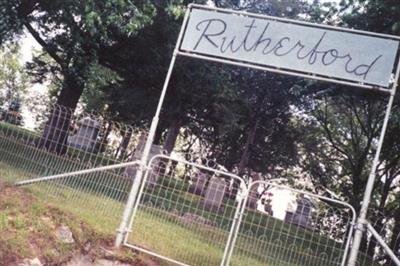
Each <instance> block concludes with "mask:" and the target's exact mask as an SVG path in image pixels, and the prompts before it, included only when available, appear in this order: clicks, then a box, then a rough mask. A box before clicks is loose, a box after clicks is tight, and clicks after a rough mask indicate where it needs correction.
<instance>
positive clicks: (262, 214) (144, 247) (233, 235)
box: [124, 155, 355, 265]
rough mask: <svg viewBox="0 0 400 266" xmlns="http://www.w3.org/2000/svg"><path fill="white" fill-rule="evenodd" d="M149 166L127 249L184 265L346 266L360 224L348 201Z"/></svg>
mask: <svg viewBox="0 0 400 266" xmlns="http://www.w3.org/2000/svg"><path fill="white" fill-rule="evenodd" d="M149 166H150V167H149V168H148V170H147V172H146V174H145V177H144V179H143V182H142V183H141V186H140V190H139V194H138V198H137V200H136V203H135V205H134V209H133V213H132V216H131V221H130V224H129V231H128V232H129V233H128V234H127V235H126V237H125V240H124V244H125V245H126V246H128V247H131V248H133V249H136V250H139V251H142V252H145V253H147V254H150V255H153V256H156V257H158V258H161V259H163V260H167V261H170V262H173V263H176V264H180V265H189V264H190V265H228V264H231V265H344V263H345V261H346V258H347V251H348V248H349V243H350V239H351V234H352V230H353V225H354V222H355V212H354V209H353V208H352V207H351V206H350V205H349V204H347V203H344V202H340V201H338V200H334V199H330V198H327V197H323V196H318V195H314V194H311V193H309V192H306V191H300V190H295V189H292V188H288V187H285V186H279V185H275V184H273V183H270V182H265V181H257V182H253V183H251V184H250V185H249V186H247V185H246V184H245V182H244V181H243V179H241V178H240V177H238V176H236V175H233V174H230V173H226V172H223V171H220V170H217V169H215V168H213V167H210V165H207V166H203V165H201V164H198V163H194V162H188V161H184V160H179V159H173V158H170V157H167V156H162V155H161V156H155V157H153V158H152V159H151V160H150V163H149ZM234 188H237V193H232V191H235V189H234ZM235 192H236V191H235ZM260 193H261V194H263V195H262V197H261V199H260V198H259V196H256V195H259V194H260ZM271 194H274V196H273V197H271ZM232 195H235V196H232ZM271 198H276V199H278V201H277V202H271Z"/></svg>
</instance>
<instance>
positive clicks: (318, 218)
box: [231, 181, 355, 265]
mask: <svg viewBox="0 0 400 266" xmlns="http://www.w3.org/2000/svg"><path fill="white" fill-rule="evenodd" d="M260 191H263V192H262V196H261V198H260V197H258V196H256V195H257V194H259V193H257V192H260ZM354 221H355V212H354V210H353V208H352V207H351V206H350V205H348V204H345V203H342V202H339V201H336V200H332V199H329V198H325V197H321V196H318V195H314V194H310V193H308V192H305V191H299V190H295V189H291V188H288V187H284V186H279V185H275V184H272V183H270V182H266V181H256V182H253V183H251V184H250V186H249V193H248V195H247V199H246V203H245V204H243V206H242V210H241V223H240V226H239V227H238V230H237V233H236V242H235V245H234V248H233V253H232V258H231V264H232V265H345V264H344V263H345V260H346V257H347V251H348V246H349V243H350V237H351V234H352V228H353V227H352V226H353V224H354Z"/></svg>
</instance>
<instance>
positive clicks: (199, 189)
mask: <svg viewBox="0 0 400 266" xmlns="http://www.w3.org/2000/svg"><path fill="white" fill-rule="evenodd" d="M207 180H208V176H207V174H205V173H202V172H200V173H198V174H197V175H195V177H194V178H193V183H192V184H191V186H190V188H189V191H190V192H191V193H193V194H196V195H200V196H203V195H204V191H205V189H206V185H207Z"/></svg>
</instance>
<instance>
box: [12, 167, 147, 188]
mask: <svg viewBox="0 0 400 266" xmlns="http://www.w3.org/2000/svg"><path fill="white" fill-rule="evenodd" d="M135 164H136V165H141V162H140V161H133V162H127V163H119V164H113V165H107V166H101V167H96V168H92V169H85V170H79V171H74V172H68V173H63V174H58V175H50V176H44V177H37V178H33V179H28V180H24V181H19V182H16V183H15V185H16V186H25V185H31V184H34V183H40V182H45V181H52V180H56V179H60V178H65V177H73V176H79V175H85V174H90V173H94V172H101V171H106V170H112V169H117V168H122V167H128V166H133V165H135Z"/></svg>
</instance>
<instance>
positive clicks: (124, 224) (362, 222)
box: [115, 4, 400, 266]
mask: <svg viewBox="0 0 400 266" xmlns="http://www.w3.org/2000/svg"><path fill="white" fill-rule="evenodd" d="M193 9H202V10H208V11H212V12H220V13H225V14H226V13H229V14H236V15H239V16H243V17H247V16H252V17H255V18H261V19H268V20H274V21H280V22H285V23H290V24H297V25H304V26H308V27H316V28H320V29H325V30H335V31H340V32H348V33H355V34H359V35H367V36H371V37H379V38H384V39H389V40H396V41H397V42H398V41H400V37H397V36H392V35H386V34H377V33H371V32H366V31H360V30H352V29H341V28H337V27H333V26H327V25H318V24H312V23H307V22H299V21H296V20H290V19H283V18H276V17H270V16H263V15H254V14H249V13H247V12H239V11H230V10H229V11H228V10H225V9H220V8H211V7H206V6H201V5H194V4H192V5H189V7H188V9H187V11H186V14H185V17H184V20H183V24H182V28H181V31H180V34H179V37H178V40H177V43H176V46H175V49H174V52H173V56H172V59H171V62H170V65H169V69H168V72H167V75H166V78H165V82H164V85H163V88H162V92H161V95H160V98H159V102H158V106H157V109H156V112H155V115H154V117H153V120H152V123H151V127H150V130H149V135H148V138H147V142H146V145H145V148H144V151H143V154H142V158H141V166H142V168H141V169H140V170H139V171H137V173H136V177H135V179H134V183H133V185H132V189H131V191H130V194H129V197H128V200H127V203H126V207H125V210H124V213H123V217H122V220H121V224H120V227H119V230H118V233H117V237H116V240H115V245H116V246H120V245H121V244H122V243H123V241H124V237H125V235H126V233H127V230H128V228H129V221H130V217H131V215H132V211H133V206H134V205H135V201H136V199H137V195H138V192H139V188H140V184H141V181H142V179H143V175H144V173H145V171H144V168H145V167H146V165H147V160H148V157H149V153H150V148H151V145H152V143H153V139H154V135H155V132H156V129H157V126H158V121H159V116H160V113H161V109H162V106H163V102H164V99H165V96H166V92H167V88H168V85H169V82H170V78H171V75H172V71H173V69H174V66H175V62H176V58H177V56H178V55H180V56H186V57H192V58H197V59H203V60H208V61H214V62H219V63H225V64H231V65H236V66H241V67H250V68H254V69H258V70H264V71H270V72H274V73H280V74H287V75H294V76H298V77H303V78H310V79H314V80H319V81H328V82H333V83H337V84H342V85H349V86H353V87H359V88H362V89H368V90H375V91H380V92H384V93H387V94H389V95H390V96H389V101H388V104H387V108H386V114H385V118H384V121H383V125H382V129H381V133H380V137H379V141H378V145H377V150H376V153H375V156H374V159H373V164H372V168H371V171H370V174H369V178H368V182H367V186H366V189H365V193H364V199H363V202H362V207H361V210H360V214H359V217H358V220H357V223H356V227H355V236H354V239H353V244H352V249H351V252H350V258H349V263H348V264H349V265H351V266H354V265H355V263H356V260H357V255H358V250H359V246H360V243H361V238H362V234H363V231H364V230H365V227H366V225H367V224H368V223H367V220H366V217H367V210H368V206H369V202H370V199H371V193H372V191H373V187H374V181H375V174H376V169H377V165H378V162H379V157H380V153H381V149H382V145H383V141H384V137H385V133H386V129H387V125H388V122H389V118H390V113H391V109H392V106H393V101H394V96H395V93H396V89H397V84H398V79H399V75H400V67H399V66H400V59H399V54H398V52H397V54H396V57H397V62H395V63H397V65H395V66H396V69H393V68H392V74H393V73H394V76H393V78H394V80H393V82H392V83H391V84H390V85H389V86H388V87H387V88H382V87H377V86H375V85H372V84H364V83H360V82H354V81H349V80H346V79H340V78H331V77H329V76H324V75H315V74H313V73H304V72H301V71H290V70H287V69H282V68H279V67H272V66H263V65H260V64H253V63H249V62H244V61H240V60H230V59H226V58H221V57H213V56H208V55H204V54H198V53H193V52H187V51H183V50H181V49H180V48H181V44H182V40H183V38H184V35H185V31H186V29H187V25H188V21H189V18H190V15H191V12H192V10H193ZM389 251H390V250H389Z"/></svg>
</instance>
